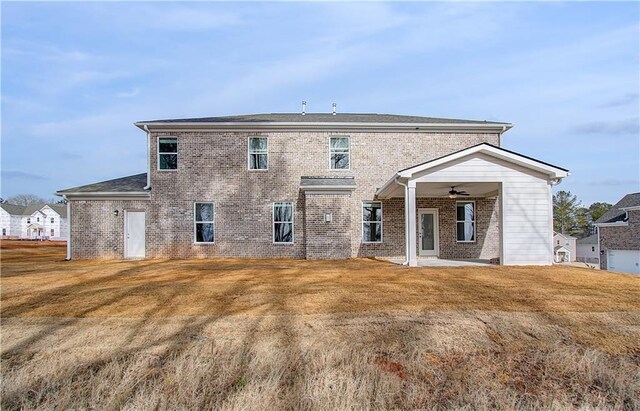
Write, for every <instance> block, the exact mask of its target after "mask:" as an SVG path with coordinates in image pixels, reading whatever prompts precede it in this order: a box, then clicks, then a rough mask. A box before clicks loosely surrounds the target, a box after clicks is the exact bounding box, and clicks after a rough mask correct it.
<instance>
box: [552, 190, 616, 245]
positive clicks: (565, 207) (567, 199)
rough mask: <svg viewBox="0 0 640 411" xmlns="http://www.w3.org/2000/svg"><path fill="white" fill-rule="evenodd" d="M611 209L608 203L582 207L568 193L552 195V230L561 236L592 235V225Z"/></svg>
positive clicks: (561, 192)
mask: <svg viewBox="0 0 640 411" xmlns="http://www.w3.org/2000/svg"><path fill="white" fill-rule="evenodd" d="M611 207H612V205H611V204H609V203H600V202H597V203H592V204H591V205H590V206H589V207H585V206H584V205H582V203H581V202H580V200H578V196H576V195H573V194H571V192H570V191H558V192H557V193H555V194H554V195H553V229H554V231H556V232H558V233H562V234H568V235H572V236H574V237H578V238H583V237H587V236H590V235H591V234H593V233H594V227H595V226H594V225H593V223H594V222H595V221H596V220H597V219H598V218H600V217H601V216H602V215H603V214H604V213H606V212H607V211H609V209H610V208H611Z"/></svg>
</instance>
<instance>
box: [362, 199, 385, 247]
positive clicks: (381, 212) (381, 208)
mask: <svg viewBox="0 0 640 411" xmlns="http://www.w3.org/2000/svg"><path fill="white" fill-rule="evenodd" d="M365 203H368V204H370V203H378V204H380V241H364V224H365V223H377V221H365V220H364V216H363V213H362V211H363V209H364V204H365ZM383 207H384V206H383V205H382V201H363V202H362V204H361V206H360V220H361V223H360V241H362V244H382V242H383V241H384V223H383V221H384V210H383Z"/></svg>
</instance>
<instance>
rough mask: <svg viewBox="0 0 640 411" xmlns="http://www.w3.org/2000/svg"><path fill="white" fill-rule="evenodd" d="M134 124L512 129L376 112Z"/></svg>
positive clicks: (141, 124) (140, 124)
mask: <svg viewBox="0 0 640 411" xmlns="http://www.w3.org/2000/svg"><path fill="white" fill-rule="evenodd" d="M135 125H136V126H137V127H139V128H141V129H144V127H145V126H147V127H155V128H170V127H174V128H175V127H180V128H185V127H192V128H198V127H209V128H211V127H213V128H221V127H230V128H237V127H250V128H251V127H254V128H255V127H261V128H271V127H290V128H308V127H317V128H327V127H331V126H336V127H346V128H352V127H365V126H368V127H373V128H392V127H397V128H404V129H421V128H454V129H455V128H476V129H477V128H482V129H487V128H489V129H495V130H500V131H501V132H502V131H506V130H508V129H510V128H511V127H513V125H512V124H510V123H503V122H497V121H486V120H464V119H457V118H441V117H425V116H406V115H397V114H378V113H336V114H331V113H305V114H304V115H303V114H302V113H264V114H244V115H233V116H218V117H198V118H179V119H162V120H150V121H139V122H136V123H135Z"/></svg>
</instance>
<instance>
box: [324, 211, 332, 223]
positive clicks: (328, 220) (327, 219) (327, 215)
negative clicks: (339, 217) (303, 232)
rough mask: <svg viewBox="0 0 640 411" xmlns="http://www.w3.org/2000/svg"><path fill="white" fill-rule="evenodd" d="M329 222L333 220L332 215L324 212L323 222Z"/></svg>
mask: <svg viewBox="0 0 640 411" xmlns="http://www.w3.org/2000/svg"><path fill="white" fill-rule="evenodd" d="M331 220H333V215H332V214H331V213H328V212H325V213H324V221H325V223H330V222H331Z"/></svg>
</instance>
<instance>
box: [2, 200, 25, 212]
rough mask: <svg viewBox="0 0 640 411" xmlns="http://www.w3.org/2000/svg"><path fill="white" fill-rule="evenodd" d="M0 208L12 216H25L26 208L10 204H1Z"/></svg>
mask: <svg viewBox="0 0 640 411" xmlns="http://www.w3.org/2000/svg"><path fill="white" fill-rule="evenodd" d="M0 208H2V209H3V210H4V211H6V212H7V213H9V214H10V215H24V209H25V206H21V205H17V204H9V203H1V204H0Z"/></svg>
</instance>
